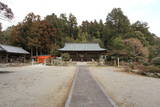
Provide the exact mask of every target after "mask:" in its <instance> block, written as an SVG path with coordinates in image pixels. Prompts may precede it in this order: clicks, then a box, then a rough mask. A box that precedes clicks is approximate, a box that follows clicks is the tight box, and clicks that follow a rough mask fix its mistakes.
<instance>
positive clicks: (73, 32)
mask: <svg viewBox="0 0 160 107" xmlns="http://www.w3.org/2000/svg"><path fill="white" fill-rule="evenodd" d="M68 25H69V33H70V36H71V37H72V38H74V40H75V39H76V38H77V33H78V28H77V19H76V17H75V16H74V15H73V14H70V15H69V19H68Z"/></svg>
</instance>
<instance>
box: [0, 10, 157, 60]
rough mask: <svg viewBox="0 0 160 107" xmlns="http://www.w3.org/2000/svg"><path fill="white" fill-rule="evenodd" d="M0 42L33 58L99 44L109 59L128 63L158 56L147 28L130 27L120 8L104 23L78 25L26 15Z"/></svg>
mask: <svg viewBox="0 0 160 107" xmlns="http://www.w3.org/2000/svg"><path fill="white" fill-rule="evenodd" d="M7 8H8V7H7ZM0 38H1V39H0V40H1V41H0V43H3V44H13V45H17V46H21V47H23V48H24V49H26V50H28V51H31V53H32V54H33V55H36V54H37V55H39V54H52V53H55V52H54V51H56V50H57V49H58V48H60V47H62V46H63V45H64V43H65V42H98V43H100V45H101V46H102V47H103V48H106V49H107V50H108V51H109V55H119V56H123V57H127V58H131V59H132V58H133V57H134V58H135V57H136V58H139V57H143V58H142V59H148V58H149V59H152V58H154V57H157V56H158V55H160V48H159V47H160V43H159V41H160V39H159V38H158V37H157V36H156V35H155V34H153V33H151V32H150V31H149V26H148V24H147V23H146V22H141V21H136V22H135V23H130V20H129V19H128V17H127V16H126V15H125V14H124V13H123V11H122V10H121V8H113V9H112V11H111V12H110V13H108V15H107V17H106V20H105V21H104V22H103V21H102V20H94V21H87V20H85V21H82V23H81V24H80V25H78V23H77V18H76V16H74V15H73V14H69V15H68V16H67V15H66V14H64V13H62V14H60V16H57V15H56V14H55V13H52V14H51V15H47V16H46V17H45V18H44V19H41V17H40V16H39V15H35V14H34V13H29V14H28V15H27V16H26V17H25V19H24V20H23V21H22V22H20V23H18V24H17V25H15V26H12V27H9V28H8V29H7V30H5V31H3V32H2V36H0ZM106 54H107V53H106Z"/></svg>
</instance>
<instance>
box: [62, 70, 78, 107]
mask: <svg viewBox="0 0 160 107" xmlns="http://www.w3.org/2000/svg"><path fill="white" fill-rule="evenodd" d="M78 72H79V68H78V67H77V68H76V71H75V76H74V79H73V82H72V86H71V89H70V92H69V95H68V97H67V101H66V103H65V106H64V107H69V103H70V101H71V98H72V93H73V88H74V87H75V83H76V79H77V74H78Z"/></svg>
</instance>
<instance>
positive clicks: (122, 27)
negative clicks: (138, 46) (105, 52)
mask: <svg viewBox="0 0 160 107" xmlns="http://www.w3.org/2000/svg"><path fill="white" fill-rule="evenodd" d="M129 30H130V22H129V19H128V18H127V16H125V15H124V14H123V12H122V10H121V9H120V8H114V9H113V10H112V11H111V12H110V13H109V14H108V15H107V18H106V23H105V27H104V31H103V32H104V35H103V41H104V45H105V47H107V46H108V44H109V43H110V40H111V39H113V38H116V37H117V36H122V37H123V36H124V35H125V34H126V33H127V32H129Z"/></svg>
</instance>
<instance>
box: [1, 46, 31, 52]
mask: <svg viewBox="0 0 160 107" xmlns="http://www.w3.org/2000/svg"><path fill="white" fill-rule="evenodd" d="M0 51H5V52H7V53H18V54H29V52H27V51H26V50H24V49H22V48H21V47H15V46H10V45H2V44H0Z"/></svg>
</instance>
